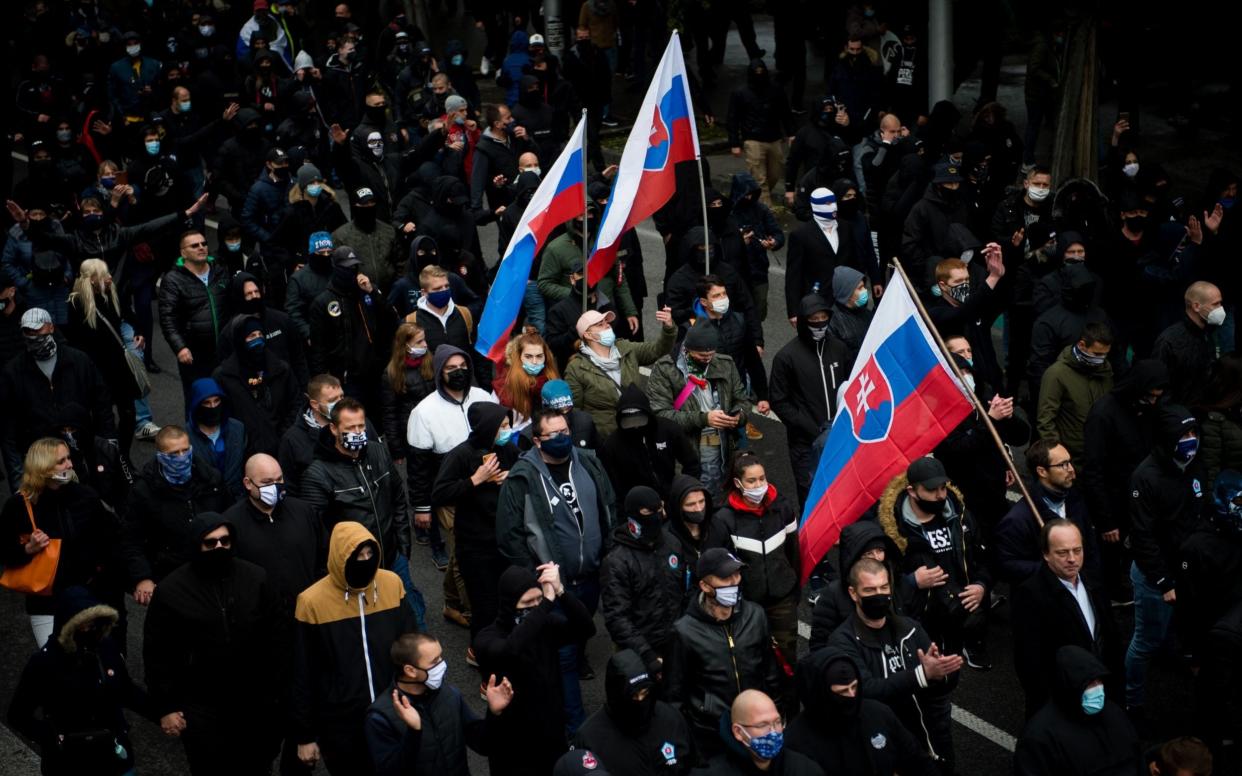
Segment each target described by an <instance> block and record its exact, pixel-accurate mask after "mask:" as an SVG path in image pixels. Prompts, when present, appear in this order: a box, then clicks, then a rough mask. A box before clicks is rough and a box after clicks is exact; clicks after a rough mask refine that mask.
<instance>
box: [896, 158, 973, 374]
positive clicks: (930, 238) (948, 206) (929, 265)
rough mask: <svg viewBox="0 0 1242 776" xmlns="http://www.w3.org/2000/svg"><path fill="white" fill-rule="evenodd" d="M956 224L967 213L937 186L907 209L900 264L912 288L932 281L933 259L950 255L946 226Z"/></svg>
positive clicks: (933, 272)
mask: <svg viewBox="0 0 1242 776" xmlns="http://www.w3.org/2000/svg"><path fill="white" fill-rule="evenodd" d="M955 223H957V224H964V223H966V210H965V208H964V207H962V205H961V204H960V201H955V202H946V201H945V199H944V196H943V195H942V194H941V192H940V189H939V188H937V186H936V184H934V183H929V184H927V189H926V190H925V191H924V192H923V198H922V199H920V200H919V201H918V202H916V203H914V207H912V208H911V209H910V215H909V216H908V217H907V218H906V221H905V226H904V230H903V232H902V237H901V256H902V261H903V263H904V264H905V266H906V274H908V275H909V276H910V280H911V282H912V283H914V285H915V286H921V287H926V286H928V285H930V284H931V283H934V282H935V279H934V276H935V270H936V261H938V259H937V258H936V257H940V258H943V257H945V256H947V255H949V254H948V253H946V251H947V249H948V237H949V226H950V225H951V224H955ZM978 357H979V352H978V351H977V350H976V351H975V358H976V359H977V358H978Z"/></svg>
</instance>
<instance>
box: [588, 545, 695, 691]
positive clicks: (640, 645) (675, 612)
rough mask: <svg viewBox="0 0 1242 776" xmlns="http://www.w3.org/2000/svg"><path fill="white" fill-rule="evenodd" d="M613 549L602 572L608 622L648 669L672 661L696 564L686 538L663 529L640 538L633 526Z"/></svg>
mask: <svg viewBox="0 0 1242 776" xmlns="http://www.w3.org/2000/svg"><path fill="white" fill-rule="evenodd" d="M612 540H613V545H612V550H611V551H610V552H609V553H608V554H607V555H606V556H605V557H604V562H603V565H602V566H601V568H600V573H599V586H600V608H601V610H602V612H603V615H604V626H605V627H606V628H607V629H608V635H609V636H611V637H612V641H613V643H614V644H615V645H616V646H617V649H632V650H634V652H636V653H637V654H638V656H639V657H640V658H642V661H643V664H644V665H645V666H647V669H648V671H650V672H652V673H653V674H654V673H657V672H659V671H660V670H661V669H660V666H659V665H658V664H657V658H660V659H662V660H663V661H665V662H667V661H668V659H669V640H670V638H671V636H672V632H673V623H675V622H676V621H677V618H679V617H681V615H682V613H683V612H684V611H685V608H686V599H687V597H688V593H687V591H688V590H689V580H690V566H689V563H688V561H687V558H686V554H685V552H684V551H683V550H682V547H681V540H680V539H678V538H677V536H676V535H675V534H673V533H672V532H671V531H669V530H668V529H667V528H664V527H661V529H660V531H659V532H658V533H657V534H656V535H655V536H640V537H637V538H635V537H634V536H633V534H631V533H630V530H629V526H628V525H619V526H617V528H616V529H615V530H614V531H613V534H612Z"/></svg>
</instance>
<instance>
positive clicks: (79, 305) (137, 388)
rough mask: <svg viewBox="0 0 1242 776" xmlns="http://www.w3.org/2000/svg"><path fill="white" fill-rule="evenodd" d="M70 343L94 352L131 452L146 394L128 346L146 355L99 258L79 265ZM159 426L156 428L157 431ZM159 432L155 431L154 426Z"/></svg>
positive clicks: (123, 439)
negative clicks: (141, 401) (137, 404)
mask: <svg viewBox="0 0 1242 776" xmlns="http://www.w3.org/2000/svg"><path fill="white" fill-rule="evenodd" d="M65 336H66V338H67V339H68V340H69V344H70V345H73V346H74V347H75V348H77V349H78V350H81V351H82V352H83V353H86V354H87V355H88V356H90V358H91V361H93V362H94V363H95V366H96V368H98V369H99V374H100V376H101V377H102V378H103V381H104V384H105V385H107V386H108V394H109V396H110V397H111V398H112V402H113V404H114V405H115V406H116V414H117V419H118V423H117V441H118V442H119V444H120V447H121V452H122V453H124V454H125V455H126V456H128V455H129V446H130V442H131V441H132V440H133V438H134V431H135V428H136V426H137V410H136V408H135V405H134V402H135V401H137V400H139V399H141V398H142V396H143V391H144V389H145V387H146V386H145V385H141V384H140V382H139V379H138V378H137V377H136V376H135V372H134V368H131V366H130V362H131V360H132V359H130V358H129V357H128V356H127V355H126V351H127V350H129V351H131V352H133V353H134V355H135V356H136V357H137V359H138V360H139V361H141V358H142V357H141V355H138V353H140V352H141V350H142V348H143V346H144V345H145V344H146V343H145V342H143V339H142V337H138V336H134V334H133V327H132V326H131V325H130V323H129V321H127V320H126V316H125V315H124V314H123V311H122V308H121V301H120V298H119V297H118V296H117V293H116V284H115V283H113V281H112V273H111V272H110V271H109V270H108V265H107V264H105V263H104V262H103V261H102V260H100V259H87V260H86V261H84V262H82V266H81V267H79V268H78V278H77V280H75V281H74V282H73V293H71V294H70V295H69V325H68V326H67V327H66V328H65ZM144 414H145V415H146V418H145V422H144V424H143V427H144V429H146V428H147V427H148V426H154V425H155V424H153V423H151V420H150V411H149V410H147V411H146V412H145V413H144ZM158 430H159V429H158V428H156V429H155V431H158ZM150 435H151V436H154V435H155V434H154V431H152V432H150Z"/></svg>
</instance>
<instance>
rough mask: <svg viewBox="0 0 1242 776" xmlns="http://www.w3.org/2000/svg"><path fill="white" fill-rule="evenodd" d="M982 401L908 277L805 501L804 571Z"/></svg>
mask: <svg viewBox="0 0 1242 776" xmlns="http://www.w3.org/2000/svg"><path fill="white" fill-rule="evenodd" d="M973 409H974V405H973V404H972V403H971V401H970V399H969V398H968V397H967V395H966V393H965V388H963V387H962V385H961V383H959V382H958V381H957V378H956V377H954V374H953V370H952V369H951V368H950V367H949V364H948V362H946V361H945V359H944V356H943V354H942V353H941V352H940V349H939V348H938V347H937V346H936V341H935V340H934V339H933V337H932V335H931V332H929V331H928V330H927V327H926V326H925V325H924V323H923V320H922V318H921V317H920V316H919V312H918V310H917V309H916V308H915V306H914V302H913V300H912V299H911V297H910V290H909V288H907V286H906V284H905V282H904V281H903V280H902V277H901V275H900V274H898V275H894V276H893V278H892V282H891V283H890V284H889V286H888V289H887V290H886V291H885V293H884V297H883V298H882V299H881V300H880V305H879V307H878V308H877V309H876V313H875V317H874V318H873V319H872V322H871V326H870V328H868V329H867V336H866V337H865V338H864V339H863V343H862V348H861V350H860V351H859V354H858V359H857V360H856V361H855V362H854V369H853V371H852V372H850V379H849V380H848V381H847V382H846V384H845V387H844V389H843V391H842V392H841V402H840V405H839V406H838V407H837V415H836V418H835V419H834V420H833V423H832V429H831V430H830V431H829V432H828V441H827V444H825V446H824V453H823V455H822V456H821V457H820V459H819V468H818V469H817V470H816V472H815V479H814V480H813V481H812V482H811V491H810V494H809V495H808V497H807V503H806V504H805V505H804V506H803V512H802V525H801V528H800V529H799V534H798V539H799V546H800V547H801V550H802V574H803V577H804V581H805V577H806V576H809V575H810V573H811V571H812V569H814V568H815V564H816V563H818V562H819V560H820V559H821V558H822V557H823V556H824V554H825V553H826V552H828V550H829V549H830V548H831V547H832V545H834V544H836V542H837V538H838V537H839V536H840V535H841V529H842V528H844V527H845V526H847V525H849V524H850V523H852V522H854V521H855V520H857V519H858V517H859V516H860V515H861V514H862V513H863V512H865V511H866V510H867V508H868V507H870V506H871V505H872V504H873V503H875V501H876V500H877V499H879V498H880V496H881V495H882V494H883V492H884V488H885V487H887V485H888V483H889V482H890V481H891V480H892V479H893V477H895V476H896V475H898V474H900V473H901V472H904V471H905V470H906V467H907V466H909V465H910V462H911V461H913V460H914V459H916V458H920V457H922V456H924V455H926V454H927V453H929V452H931V450H932V448H934V447H935V446H936V445H938V444H940V442H941V440H943V439H944V438H945V437H946V436H948V435H949V432H951V431H952V430H953V429H954V428H955V427H956V426H957V424H958V423H960V422H961V421H962V420H963V419H965V418H966V416H967V415H969V414H970V412H971V410H973Z"/></svg>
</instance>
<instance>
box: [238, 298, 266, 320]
mask: <svg viewBox="0 0 1242 776" xmlns="http://www.w3.org/2000/svg"><path fill="white" fill-rule="evenodd" d="M238 309H239V310H241V312H243V313H249V314H251V315H258V314H259V313H261V312H263V297H261V296H257V297H255V298H254V299H243V300H242V303H241V306H240V307H239V308H238Z"/></svg>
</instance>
